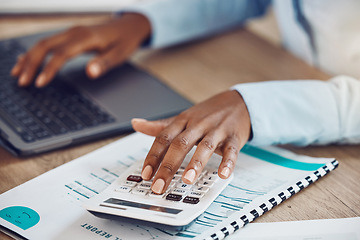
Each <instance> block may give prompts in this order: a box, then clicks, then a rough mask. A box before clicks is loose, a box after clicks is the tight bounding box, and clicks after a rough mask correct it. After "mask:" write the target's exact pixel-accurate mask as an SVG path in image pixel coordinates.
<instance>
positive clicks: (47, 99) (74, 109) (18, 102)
mask: <svg viewBox="0 0 360 240" xmlns="http://www.w3.org/2000/svg"><path fill="white" fill-rule="evenodd" d="M24 51H25V49H23V48H22V47H21V46H20V45H19V44H18V43H17V42H15V41H7V42H2V43H0V117H1V119H2V120H3V121H5V122H6V123H7V124H8V125H9V126H10V127H11V128H12V129H13V130H14V131H15V132H16V133H17V134H18V135H19V136H20V137H21V138H22V139H23V140H24V141H25V142H34V141H38V140H43V139H46V138H49V137H52V136H55V135H61V134H66V133H69V132H75V131H79V130H83V129H86V128H91V127H95V126H98V125H100V124H107V123H111V122H114V118H113V117H112V116H110V114H108V113H106V112H105V111H103V110H102V109H100V107H98V106H96V105H95V104H94V103H93V102H91V101H90V100H89V99H87V98H86V97H85V96H84V95H82V94H80V93H79V92H78V91H76V89H74V88H72V87H71V86H69V85H67V84H66V83H64V82H62V81H53V82H52V83H51V84H50V85H49V86H47V87H45V88H41V89H37V88H35V87H34V86H30V87H27V88H19V87H18V86H17V80H15V79H14V78H12V77H11V76H10V73H9V71H10V69H11V68H12V66H13V65H14V64H15V62H16V58H17V56H18V55H19V54H21V53H23V52H24Z"/></svg>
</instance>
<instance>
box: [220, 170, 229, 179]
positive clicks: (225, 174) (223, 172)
mask: <svg viewBox="0 0 360 240" xmlns="http://www.w3.org/2000/svg"><path fill="white" fill-rule="evenodd" d="M221 175H223V176H224V177H226V178H228V177H229V176H230V168H228V167H224V168H223V169H222V170H221Z"/></svg>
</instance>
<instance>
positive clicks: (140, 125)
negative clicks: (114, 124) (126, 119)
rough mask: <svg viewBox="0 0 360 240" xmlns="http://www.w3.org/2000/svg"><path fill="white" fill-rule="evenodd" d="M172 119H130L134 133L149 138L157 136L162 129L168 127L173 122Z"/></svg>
mask: <svg viewBox="0 0 360 240" xmlns="http://www.w3.org/2000/svg"><path fill="white" fill-rule="evenodd" d="M173 119H174V118H173V117H171V118H165V119H160V120H156V121H147V120H145V119H143V118H133V119H131V125H132V127H133V128H134V130H135V131H137V132H141V133H144V134H146V135H150V136H154V137H155V136H157V135H158V134H159V133H160V132H161V131H162V130H163V129H164V128H166V127H167V126H169V124H170V123H171V122H172V121H173Z"/></svg>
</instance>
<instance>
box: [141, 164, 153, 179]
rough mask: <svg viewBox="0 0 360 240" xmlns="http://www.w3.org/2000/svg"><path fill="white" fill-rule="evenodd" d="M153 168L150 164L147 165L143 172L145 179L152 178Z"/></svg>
mask: <svg viewBox="0 0 360 240" xmlns="http://www.w3.org/2000/svg"><path fill="white" fill-rule="evenodd" d="M152 172H153V168H152V167H151V166H150V165H147V166H146V167H145V168H144V170H143V171H142V173H141V177H142V178H143V179H145V180H148V179H150V177H151V174H152Z"/></svg>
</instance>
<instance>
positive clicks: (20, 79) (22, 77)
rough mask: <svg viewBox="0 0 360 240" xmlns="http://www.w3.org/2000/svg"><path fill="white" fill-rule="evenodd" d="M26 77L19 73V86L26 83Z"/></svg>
mask: <svg viewBox="0 0 360 240" xmlns="http://www.w3.org/2000/svg"><path fill="white" fill-rule="evenodd" d="M26 78H27V76H26V75H25V74H23V75H21V76H20V78H19V82H18V84H19V86H25V85H26Z"/></svg>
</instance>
